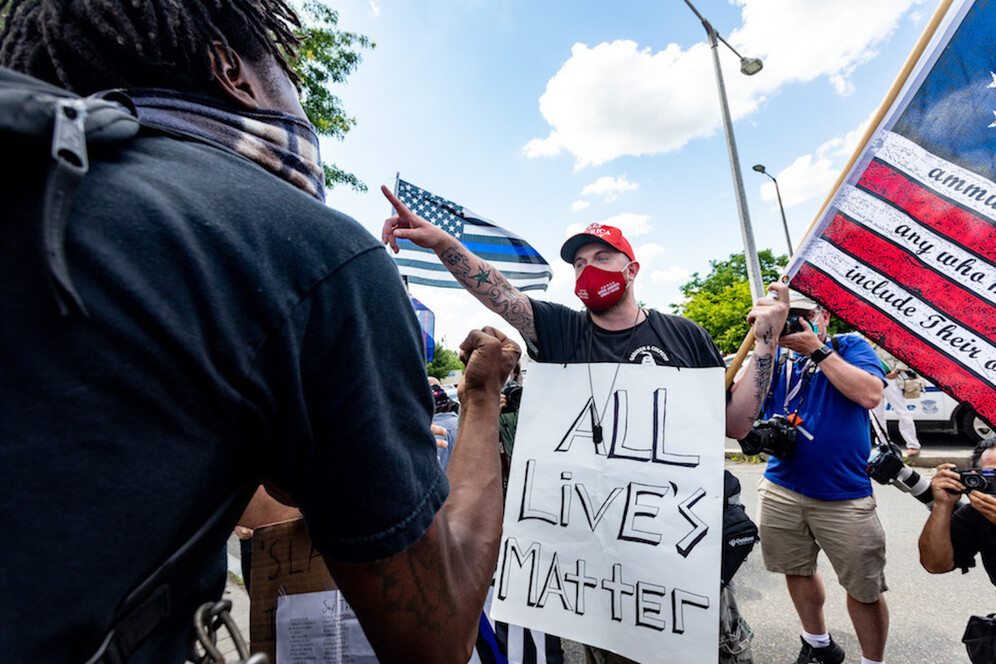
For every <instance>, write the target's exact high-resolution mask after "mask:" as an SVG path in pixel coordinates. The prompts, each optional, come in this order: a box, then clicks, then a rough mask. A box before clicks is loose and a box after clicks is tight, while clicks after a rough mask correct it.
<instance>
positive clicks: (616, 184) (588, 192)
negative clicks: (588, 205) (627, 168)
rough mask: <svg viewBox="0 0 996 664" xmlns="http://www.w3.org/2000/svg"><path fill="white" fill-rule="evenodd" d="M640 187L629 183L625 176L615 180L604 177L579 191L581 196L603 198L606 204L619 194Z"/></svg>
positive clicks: (607, 176) (610, 177) (634, 183)
mask: <svg viewBox="0 0 996 664" xmlns="http://www.w3.org/2000/svg"><path fill="white" fill-rule="evenodd" d="M639 187H640V185H639V184H638V183H636V182H629V181H628V180H627V179H626V176H625V175H620V176H619V177H617V178H614V177H612V176H609V175H606V176H604V177H600V178H598V179H597V180H595V181H594V182H592V183H591V184H589V185H586V186H585V188H584V189H582V190H581V195H582V196H603V197H604V198H605V200H606V202H608V203H611V202H612V201H614V200H616V199H617V198H618V197H619V194H621V193H624V192H627V191H635V190H636V189H639Z"/></svg>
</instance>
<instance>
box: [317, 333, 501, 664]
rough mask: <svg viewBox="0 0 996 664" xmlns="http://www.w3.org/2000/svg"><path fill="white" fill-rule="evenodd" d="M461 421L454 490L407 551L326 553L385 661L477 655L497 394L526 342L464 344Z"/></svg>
mask: <svg viewBox="0 0 996 664" xmlns="http://www.w3.org/2000/svg"><path fill="white" fill-rule="evenodd" d="M460 350H461V353H460V355H461V360H463V361H464V362H465V363H466V365H467V366H466V373H465V374H464V378H463V382H462V383H461V384H460V388H459V390H460V403H461V409H460V428H459V430H458V432H457V441H458V442H457V443H456V445H455V446H454V450H453V456H452V457H451V458H450V464H449V469H448V478H449V481H450V494H449V497H448V498H447V499H446V502H445V503H443V506H442V508H441V509H440V510H439V512H438V513H437V514H436V517H435V519H434V520H433V522H432V525H430V526H429V529H428V530H427V531H426V533H425V535H423V536H422V538H421V539H419V540H418V541H417V542H416V543H415V544H413V545H412V546H410V547H409V548H408V549H407V550H405V551H403V552H402V553H400V554H398V555H396V556H394V557H392V558H389V559H387V560H383V561H380V562H376V563H371V564H365V565H345V564H339V563H335V562H334V561H328V560H327V561H326V563H327V565H328V567H329V571H330V572H331V573H332V576H333V577H334V578H335V580H336V583H337V584H339V587H340V588H341V589H342V591H343V593H344V594H345V596H346V599H347V600H348V601H349V603H350V604H351V605H352V606H353V608H354V610H355V611H356V614H357V616H358V617H359V618H360V621H361V623H362V625H363V630H364V632H365V633H366V635H367V638H368V639H369V640H370V643H371V645H373V647H374V650H375V651H376V652H377V657H378V659H379V661H381V662H385V663H387V662H405V663H407V662H452V663H454V664H466V662H467V661H468V660H469V659H470V656H471V654H472V650H473V647H474V643H475V640H476V638H477V628H478V623H479V619H480V615H481V609H482V607H483V606H484V597H485V595H486V593H487V589H488V585H489V584H490V581H491V577H492V575H493V574H494V568H495V564H496V562H497V559H498V545H499V540H500V537H501V519H502V491H501V467H500V464H499V457H498V453H497V451H498V450H497V447H496V441H497V440H498V414H499V413H498V395H499V393H500V392H501V386H502V384H503V381H504V379H505V377H507V376H508V374H509V372H510V371H511V370H512V367H514V366H515V363H516V361H517V360H518V359H519V348H518V346H517V345H516V344H515V343H514V342H512V341H510V340H509V339H507V338H506V337H505V336H504V335H503V334H501V333H500V332H498V331H497V330H494V329H492V328H484V331H483V332H482V331H476V330H475V331H474V332H472V333H471V334H470V336H468V337H467V339H466V341H464V342H463V344H461V346H460Z"/></svg>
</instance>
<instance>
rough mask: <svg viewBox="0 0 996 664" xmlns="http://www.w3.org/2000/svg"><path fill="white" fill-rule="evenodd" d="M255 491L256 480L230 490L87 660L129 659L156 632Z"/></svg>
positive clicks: (121, 610)
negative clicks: (237, 488) (240, 488)
mask: <svg viewBox="0 0 996 664" xmlns="http://www.w3.org/2000/svg"><path fill="white" fill-rule="evenodd" d="M255 492H256V485H254V484H252V483H250V484H249V485H247V486H246V487H243V488H242V490H238V491H233V492H232V493H231V494H229V496H228V498H227V499H226V500H225V501H224V502H223V503H222V504H221V505H220V506H219V507H218V509H217V510H215V512H214V513H213V514H210V515H208V518H207V519H205V521H204V523H203V524H201V526H200V527H199V528H198V529H197V531H196V532H194V534H193V535H191V536H190V538H189V539H188V540H187V541H186V542H184V543H183V545H182V546H181V547H180V548H178V549H177V550H176V551H175V552H174V553H173V555H171V556H170V557H169V558H167V559H166V561H165V562H163V564H162V565H160V566H159V567H158V568H157V569H156V570H155V571H154V572H153V573H152V574H151V575H150V576H148V577H147V578H146V579H145V581H143V582H142V583H141V584H140V585H139V586H138V587H137V588H135V590H133V591H132V592H131V593H129V594H128V596H127V597H125V598H124V600H122V602H121V604H120V605H119V606H118V608H117V609H116V610H115V612H114V618H113V619H112V621H111V626H110V628H109V629H108V631H107V633H106V634H105V635H104V637H103V639H102V641H101V643H100V645H99V646H98V647H97V650H96V652H95V653H94V654H93V656H92V657H90V659H88V660H87V661H86V664H123V663H124V662H126V661H128V658H129V657H131V655H132V654H134V652H135V651H136V650H137V649H138V647H139V646H140V645H141V644H142V642H143V641H145V639H146V638H147V637H148V636H149V635H150V634H151V633H152V631H153V630H154V629H155V628H156V627H158V626H159V625H160V624H161V623H162V622H163V621H164V620H166V619H167V618H168V617H169V616H170V615H171V614H172V612H173V610H174V609H175V608H176V607H177V606H181V605H182V604H183V602H184V601H185V600H186V599H187V598H188V596H189V595H190V594H191V592H192V591H193V590H194V588H195V587H196V585H197V584H196V582H197V580H198V579H200V578H201V576H202V575H203V572H204V563H205V561H208V560H210V559H211V557H212V556H215V555H217V554H218V552H220V551H222V550H223V549H224V546H225V541H226V540H227V539H228V536H229V534H231V532H232V529H233V528H234V527H235V524H236V523H237V522H238V520H239V517H240V516H241V515H242V512H243V511H244V510H245V508H246V505H247V504H248V503H249V500H250V499H251V498H252V496H253V494H254V493H255ZM191 619H193V616H191Z"/></svg>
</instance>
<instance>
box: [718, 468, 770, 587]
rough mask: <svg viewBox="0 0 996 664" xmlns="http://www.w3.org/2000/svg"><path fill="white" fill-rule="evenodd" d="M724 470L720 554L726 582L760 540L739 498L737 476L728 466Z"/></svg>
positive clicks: (726, 582)
mask: <svg viewBox="0 0 996 664" xmlns="http://www.w3.org/2000/svg"><path fill="white" fill-rule="evenodd" d="M723 472H724V481H723V484H724V487H723V495H724V498H725V500H724V501H723V554H722V561H723V562H722V568H721V570H720V578H721V580H722V582H723V585H726V584H728V583H729V582H730V580H731V579H732V578H733V575H734V574H736V573H737V570H738V569H740V566H741V565H742V564H743V562H744V561H745V560H746V559H747V556H748V554H750V552H751V550H752V549H753V548H754V545H755V544H757V543H758V542H760V541H761V539H760V538H759V537H758V535H757V525H756V524H755V523H754V522H753V521H751V519H750V517H749V516H747V510H746V509H744V506H743V503H741V502H740V480H738V479H737V477H736V475H734V474H733V473H731V472H730V471H728V470H725V471H723Z"/></svg>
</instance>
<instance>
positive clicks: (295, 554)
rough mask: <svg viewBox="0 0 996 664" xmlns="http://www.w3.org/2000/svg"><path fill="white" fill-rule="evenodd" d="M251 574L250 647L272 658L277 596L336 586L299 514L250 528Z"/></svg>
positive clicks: (274, 652)
mask: <svg viewBox="0 0 996 664" xmlns="http://www.w3.org/2000/svg"><path fill="white" fill-rule="evenodd" d="M251 575H252V576H251V577H250V584H249V585H250V589H251V592H250V593H249V599H250V601H251V603H252V606H251V608H250V610H249V639H250V642H251V646H250V648H251V650H252V652H260V651H262V652H265V653H266V654H267V655H269V657H270V661H271V662H275V661H276V634H277V632H276V615H277V597H279V596H280V595H297V594H300V593H314V592H321V591H325V590H336V585H335V581H333V580H332V575H330V574H329V571H328V568H326V567H325V561H324V560H322V556H321V554H320V553H318V552H317V551H315V548H314V547H313V546H312V545H311V538H310V537H308V533H307V531H306V530H305V527H304V519H300V518H299V519H294V520H293V521H284V522H283V523H276V524H273V525H271V526H263V527H261V528H257V529H255V530H254V531H253V538H252V572H251Z"/></svg>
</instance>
